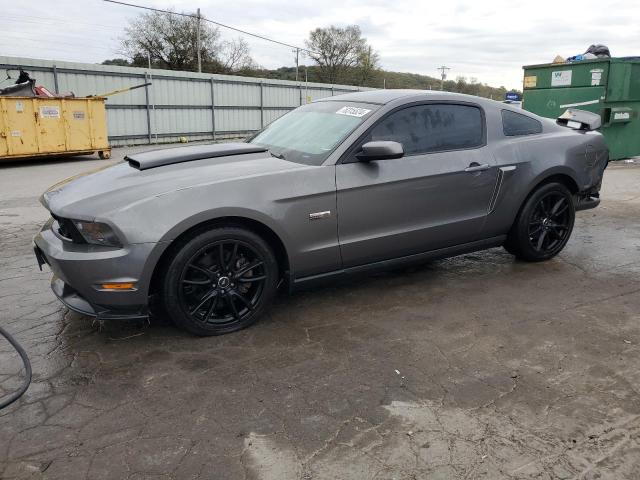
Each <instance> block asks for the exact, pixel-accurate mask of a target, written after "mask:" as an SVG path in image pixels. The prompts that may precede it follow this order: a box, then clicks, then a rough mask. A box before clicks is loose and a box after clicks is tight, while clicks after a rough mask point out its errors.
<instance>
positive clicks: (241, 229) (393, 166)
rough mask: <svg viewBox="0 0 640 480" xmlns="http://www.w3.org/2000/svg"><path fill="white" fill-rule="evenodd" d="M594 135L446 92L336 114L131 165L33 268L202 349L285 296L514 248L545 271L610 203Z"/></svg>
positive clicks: (55, 208)
mask: <svg viewBox="0 0 640 480" xmlns="http://www.w3.org/2000/svg"><path fill="white" fill-rule="evenodd" d="M599 122H600V117H599V116H597V115H594V114H591V113H588V112H583V111H580V110H574V111H567V112H566V113H565V114H564V115H563V116H562V117H560V118H559V119H558V120H557V121H552V120H548V119H545V118H541V117H538V116H536V115H533V114H531V113H528V112H525V111H523V110H521V109H516V108H513V107H510V106H508V105H505V104H503V103H498V102H494V101H491V100H486V99H482V98H478V97H472V96H466V95H459V94H447V93H440V92H437V93H436V92H425V91H414V90H378V91H369V92H359V93H350V94H347V95H342V96H336V97H331V98H325V99H322V100H319V101H316V102H313V103H311V104H309V105H304V106H301V107H300V108H297V109H295V110H294V111H292V112H290V113H288V114H287V115H285V116H283V117H281V118H280V119H278V120H276V121H275V122H273V123H272V124H271V125H269V126H268V127H266V128H265V129H264V130H262V131H261V132H259V133H258V134H256V135H255V136H253V137H252V138H251V139H249V140H248V141H247V142H246V143H226V144H214V145H196V146H187V147H179V148H170V149H163V150H155V151H149V152H145V153H140V154H135V155H131V156H129V157H127V158H126V159H125V160H126V161H125V162H123V163H120V164H117V165H114V166H112V167H110V168H106V169H103V170H101V171H98V172H95V173H92V174H90V175H87V176H84V177H82V178H76V179H74V180H72V181H66V182H63V183H62V184H58V185H55V186H53V187H52V188H51V189H49V190H48V191H47V192H46V193H45V194H44V195H43V197H42V203H43V205H44V206H45V207H46V208H47V209H48V210H50V212H51V219H50V220H49V221H48V222H47V223H46V224H45V225H44V227H43V228H42V230H41V231H40V232H39V233H38V235H37V236H36V237H35V252H36V257H37V260H38V263H39V264H40V266H42V265H43V264H45V263H46V264H48V265H49V266H50V268H51V270H52V271H53V273H54V276H53V280H52V288H53V291H54V293H55V294H56V295H57V296H58V298H59V299H60V300H61V301H62V302H63V303H64V304H65V305H66V306H67V307H68V308H70V309H72V310H75V311H78V312H81V313H84V314H87V315H92V316H96V317H98V318H99V319H120V318H146V317H147V316H148V315H149V310H150V307H149V305H156V304H158V305H159V306H160V307H161V308H162V309H163V310H164V312H166V314H168V316H169V317H170V318H171V319H172V320H173V321H174V322H175V323H176V324H177V325H179V326H181V327H183V328H185V329H187V330H189V331H190V332H193V333H195V334H198V335H214V334H222V333H227V332H231V331H234V330H238V329H240V328H243V327H246V326H248V325H250V324H252V323H253V322H255V321H256V320H257V319H258V318H259V317H260V315H261V314H262V313H263V312H264V311H265V308H266V307H267V306H268V305H269V303H270V301H271V300H272V298H273V297H274V295H275V293H276V289H277V288H278V286H279V285H280V284H281V283H283V284H285V285H288V287H289V288H290V289H293V288H295V287H297V286H300V285H303V284H309V283H310V282H312V281H318V280H323V279H327V278H332V277H334V276H336V275H343V274H349V273H356V272H365V271H370V270H372V269H379V268H388V267H390V266H395V265H398V264H405V263H409V262H417V261H422V260H425V259H432V258H438V257H440V258H441V257H448V256H453V255H458V254H461V253H466V252H471V251H475V250H481V249H486V248H491V247H497V246H501V245H503V246H504V247H505V248H506V249H507V250H508V251H509V252H511V253H512V254H514V255H515V256H517V257H518V258H520V259H523V260H527V261H541V260H546V259H549V258H551V257H553V256H554V255H556V254H557V253H558V252H560V250H562V248H563V247H564V246H565V244H566V242H567V240H568V238H569V235H570V234H571V231H572V229H573V224H574V218H575V212H576V211H577V210H582V209H586V208H593V207H595V206H597V205H598V203H599V189H600V185H601V181H602V176H603V171H604V169H605V167H606V165H607V162H608V150H607V147H606V145H605V143H604V141H603V137H602V136H601V135H600V134H599V133H597V132H595V131H593V130H594V129H596V128H597V127H598V126H599V124H600V123H599ZM154 299H157V300H158V301H157V302H156V301H152V300H154Z"/></svg>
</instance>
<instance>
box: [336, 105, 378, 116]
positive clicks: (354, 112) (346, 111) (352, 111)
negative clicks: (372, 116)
mask: <svg viewBox="0 0 640 480" xmlns="http://www.w3.org/2000/svg"><path fill="white" fill-rule="evenodd" d="M370 111H371V110H367V109H366V108H358V107H342V108H341V109H340V110H338V111H337V112H336V113H337V114H338V115H349V116H350V117H364V116H365V115H366V114H367V113H369V112H370Z"/></svg>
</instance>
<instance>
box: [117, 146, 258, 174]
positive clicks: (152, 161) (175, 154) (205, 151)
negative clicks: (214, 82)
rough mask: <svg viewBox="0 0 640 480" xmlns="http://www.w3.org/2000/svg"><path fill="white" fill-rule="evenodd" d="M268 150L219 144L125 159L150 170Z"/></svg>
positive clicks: (159, 151)
mask: <svg viewBox="0 0 640 480" xmlns="http://www.w3.org/2000/svg"><path fill="white" fill-rule="evenodd" d="M266 151H267V149H266V148H264V147H260V146H258V145H252V144H250V143H217V144H213V145H191V146H188V147H174V148H163V149H161V150H151V151H148V152H142V153H135V154H133V155H127V156H126V157H124V159H125V160H126V161H128V162H129V165H131V166H132V167H133V168H136V169H138V170H148V169H149V168H155V167H162V166H163V165H173V164H174V163H182V162H191V161H193V160H203V159H205V158H217V157H227V156H230V155H244V154H247V153H261V152H266Z"/></svg>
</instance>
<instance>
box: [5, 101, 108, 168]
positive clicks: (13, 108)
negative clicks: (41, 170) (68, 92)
mask: <svg viewBox="0 0 640 480" xmlns="http://www.w3.org/2000/svg"><path fill="white" fill-rule="evenodd" d="M104 102H105V98H103V97H89V98H48V97H4V96H0V161H2V160H14V159H20V158H28V157H43V156H49V155H69V154H82V153H93V152H98V155H100V158H110V157H111V149H110V148H109V141H108V138H107V118H106V111H105V105H104Z"/></svg>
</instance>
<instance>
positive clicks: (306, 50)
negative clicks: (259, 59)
mask: <svg viewBox="0 0 640 480" xmlns="http://www.w3.org/2000/svg"><path fill="white" fill-rule="evenodd" d="M103 1H105V2H108V3H115V4H117V5H125V6H127V7H135V8H142V9H144V10H151V11H153V12H160V13H169V14H171V15H180V16H182V17H190V18H195V19H198V15H193V14H190V13H178V12H172V11H170V10H163V9H161V8H154V7H145V6H143V5H135V4H133V3H127V2H120V1H118V0H103ZM200 19H201V20H204V21H205V22H209V23H212V24H214V25H218V26H220V27H224V28H228V29H229V30H234V31H236V32H240V33H243V34H244V35H249V36H251V37H255V38H259V39H261V40H266V41H267V42H272V43H277V44H279V45H282V46H284V47H289V48H293V49H294V50H296V51H299V52H308V53H315V52H313V50H309V49H307V48H302V47H298V46H296V45H291V44H289V43H284V42H280V41H279V40H274V39H273V38H269V37H265V36H263V35H258V34H257V33H251V32H247V31H246V30H241V29H239V28H236V27H232V26H230V25H226V24H224V23H220V22H216V21H215V20H210V19H208V18H204V17H200Z"/></svg>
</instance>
